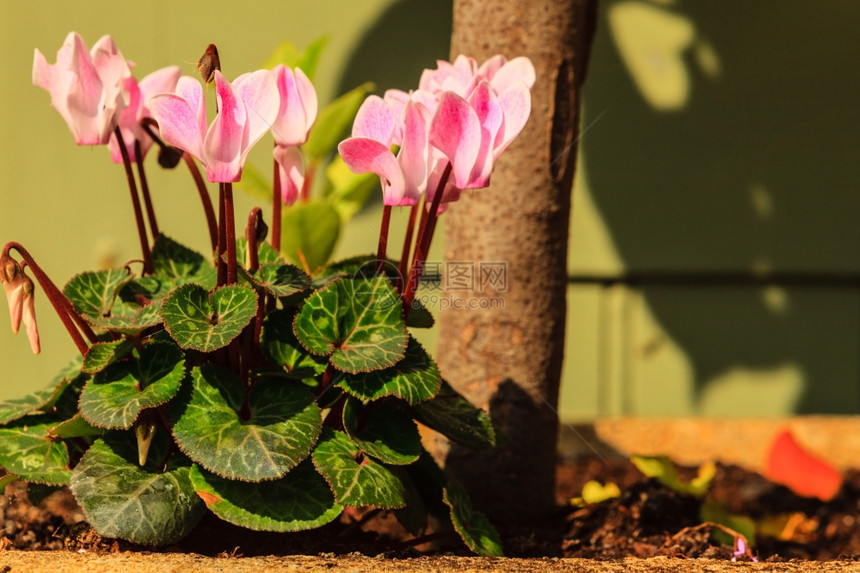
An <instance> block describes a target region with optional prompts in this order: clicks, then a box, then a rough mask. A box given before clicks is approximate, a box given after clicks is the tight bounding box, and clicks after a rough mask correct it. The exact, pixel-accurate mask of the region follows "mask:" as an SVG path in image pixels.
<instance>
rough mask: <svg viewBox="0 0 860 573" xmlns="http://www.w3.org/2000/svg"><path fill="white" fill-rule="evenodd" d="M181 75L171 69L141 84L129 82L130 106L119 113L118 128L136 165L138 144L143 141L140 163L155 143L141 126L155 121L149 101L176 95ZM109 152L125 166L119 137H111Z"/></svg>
mask: <svg viewBox="0 0 860 573" xmlns="http://www.w3.org/2000/svg"><path fill="white" fill-rule="evenodd" d="M181 75H182V70H180V69H179V66H168V67H166V68H161V69H160V70H156V71H154V72H152V73H151V74H149V75H148V76H146V77H145V78H143V79H142V80H140V82H138V81H137V78H135V77H134V76H130V77H128V78H126V80H125V89H126V91H127V92H128V96H129V99H128V106H126V108H125V109H123V110H122V112H120V114H119V117H118V119H117V125H118V127H119V130H120V132H121V133H122V139H123V142H124V143H125V147H126V150H127V151H128V156H129V157H130V158H131V160H132V161H137V158H136V157H135V154H134V142H135V141H140V153H141V159H143V157H146V152H147V151H149V148H150V147H152V144H153V143H154V142H153V140H152V138H151V137H149V135H148V134H147V133H146V131H144V129H143V128H142V127H141V126H140V122H141V121H142V120H143V119H144V118H150V117H152V112H151V111H150V109H149V100H150V99H151V98H152V97H153V96H155V95H157V94H162V93H172V92H174V91H175V90H176V83H177V82H178V81H179V76H181ZM108 148H109V149H110V156H111V160H112V161H113V162H114V163H122V153H121V151H120V148H119V145H118V144H117V141H116V134H113V135H111V138H110V143H109V144H108Z"/></svg>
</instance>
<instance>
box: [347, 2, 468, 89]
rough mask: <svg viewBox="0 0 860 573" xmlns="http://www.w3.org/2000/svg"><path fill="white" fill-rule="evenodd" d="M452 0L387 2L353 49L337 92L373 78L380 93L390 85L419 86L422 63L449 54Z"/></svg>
mask: <svg viewBox="0 0 860 573" xmlns="http://www.w3.org/2000/svg"><path fill="white" fill-rule="evenodd" d="M452 12H453V0H439V1H433V2H415V1H414V0H401V1H400V2H395V3H394V4H392V5H391V7H390V8H388V10H386V11H385V13H383V14H382V16H380V18H379V19H378V20H377V21H376V23H375V24H374V25H373V26H372V27H371V28H370V29H369V30H367V32H366V33H365V34H364V36H363V37H362V39H361V41H360V42H359V43H358V45H357V46H356V47H355V49H354V50H353V51H352V53H351V57H350V60H349V62H347V65H346V67H345V70H346V71H345V72H344V74H343V77H342V78H341V81H340V85H339V87H338V90H337V91H336V93H344V92H346V91H348V90H350V89H352V88H354V87H355V86H357V85H359V84H361V83H363V82H366V81H372V82H374V83H375V84H376V91H377V93H379V94H382V93H383V92H384V91H385V90H387V89H390V88H397V89H402V90H406V91H408V90H409V89H412V88H413V87H418V79H419V78H420V77H421V72H422V71H423V70H424V68H432V67H435V65H436V60H438V59H448V53H449V51H450V49H451V18H452V16H451V14H452Z"/></svg>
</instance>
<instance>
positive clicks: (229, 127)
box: [149, 70, 279, 183]
mask: <svg viewBox="0 0 860 573" xmlns="http://www.w3.org/2000/svg"><path fill="white" fill-rule="evenodd" d="M215 94H216V97H217V100H218V110H219V111H218V114H217V115H216V116H215V119H213V120H212V124H211V125H210V126H209V127H208V128H207V126H206V101H205V99H204V94H203V87H202V86H201V85H200V83H199V82H198V81H197V80H196V79H194V78H192V77H190V76H183V77H181V78H179V82H178V83H177V84H176V92H175V93H173V94H160V95H157V96H155V97H153V98H152V99H151V100H150V104H149V106H150V109H151V111H152V116H153V117H154V118H155V120H156V121H157V122H158V127H159V129H160V130H161V137H162V139H163V140H164V141H165V142H166V143H168V144H170V145H172V146H174V147H178V148H179V149H182V150H184V151H187V152H188V153H190V154H191V155H193V156H194V157H196V158H197V159H198V160H200V162H201V163H202V164H203V165H204V167H206V176H207V178H208V179H209V181H212V182H222V183H232V182H235V181H239V179H241V178H242V169H243V167H244V166H245V160H246V159H247V158H248V154H249V153H250V151H251V148H252V147H253V146H254V144H256V143H257V142H258V141H259V140H260V138H261V137H263V135H264V134H265V133H266V132H267V131H268V130H269V127H270V125H271V124H272V122H273V121H274V120H275V117H276V115H277V113H278V106H279V98H278V88H277V86H276V84H275V80H274V78H273V77H272V74H271V72H270V71H269V70H258V71H256V72H252V73H249V74H243V75H241V76H239V77H238V78H236V79H235V80H234V81H233V83H232V84H231V83H230V82H228V81H227V80H226V79H225V78H224V76H223V75H222V74H221V72H220V71H217V70H216V71H215Z"/></svg>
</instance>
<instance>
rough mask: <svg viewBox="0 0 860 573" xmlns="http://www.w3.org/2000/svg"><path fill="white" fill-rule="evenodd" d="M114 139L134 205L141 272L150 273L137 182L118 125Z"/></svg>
mask: <svg viewBox="0 0 860 573" xmlns="http://www.w3.org/2000/svg"><path fill="white" fill-rule="evenodd" d="M114 135H115V136H116V140H117V142H118V143H119V145H118V147H119V150H120V153H121V154H122V163H123V166H124V167H125V177H126V179H127V180H128V190H129V192H130V193H131V204H132V206H133V207H134V220H135V223H137V234H138V237H139V238H140V250H141V251H142V253H143V274H145V275H148V274H152V253H150V251H149V241H148V240H147V238H146V226H145V225H144V222H143V212H142V211H141V208H140V197H138V196H137V183H135V181H134V171H132V168H131V158H130V157H129V156H128V149H126V148H125V145H123V143H122V141H123V139H122V132H120V130H119V127H117V128H116V130H115V131H114Z"/></svg>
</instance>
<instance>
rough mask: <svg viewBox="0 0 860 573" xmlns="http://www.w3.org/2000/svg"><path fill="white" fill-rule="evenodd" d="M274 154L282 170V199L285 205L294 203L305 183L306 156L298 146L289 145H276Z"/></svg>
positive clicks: (279, 168)
mask: <svg viewBox="0 0 860 573" xmlns="http://www.w3.org/2000/svg"><path fill="white" fill-rule="evenodd" d="M272 154H273V155H274V157H275V161H277V162H278V170H279V171H280V177H279V179H280V183H281V189H280V192H281V200H282V201H283V202H284V204H285V205H292V204H293V203H295V202H296V199H298V198H299V192H300V191H301V190H302V186H303V185H304V183H305V164H304V158H303V157H302V153H301V151H299V149H298V148H297V147H293V146H287V145H276V146H275V149H274V151H273V152H272Z"/></svg>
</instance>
